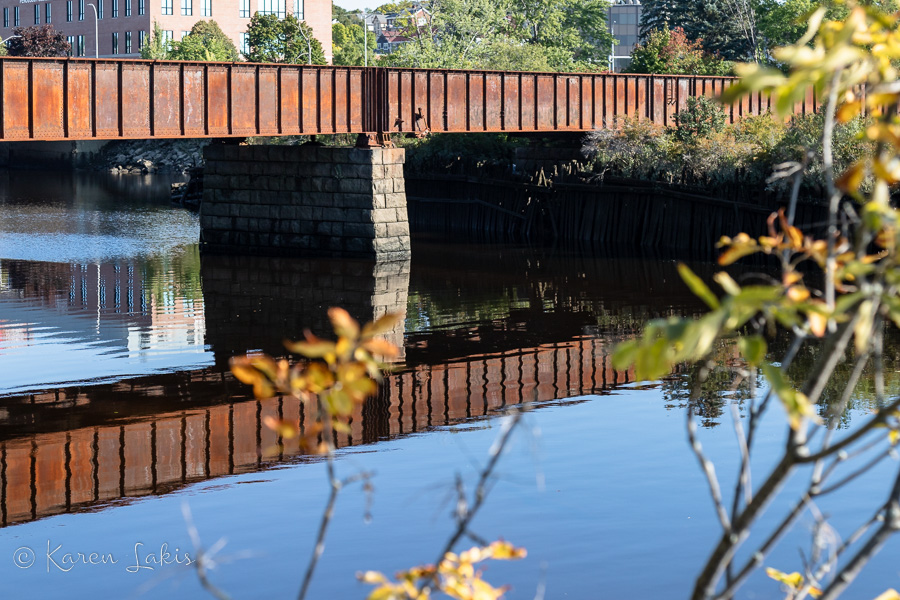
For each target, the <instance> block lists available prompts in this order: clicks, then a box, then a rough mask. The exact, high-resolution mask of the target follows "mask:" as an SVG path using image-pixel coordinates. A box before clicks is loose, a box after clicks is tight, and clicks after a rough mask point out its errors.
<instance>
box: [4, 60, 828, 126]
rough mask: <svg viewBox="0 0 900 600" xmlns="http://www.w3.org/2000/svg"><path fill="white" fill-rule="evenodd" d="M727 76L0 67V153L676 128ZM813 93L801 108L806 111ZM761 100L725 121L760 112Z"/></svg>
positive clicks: (8, 63)
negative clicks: (136, 144)
mask: <svg viewBox="0 0 900 600" xmlns="http://www.w3.org/2000/svg"><path fill="white" fill-rule="evenodd" d="M732 81H734V80H733V79H731V78H727V77H694V76H680V75H633V74H594V73H524V72H501V71H450V70H431V69H394V68H381V67H369V68H364V67H341V66H307V65H282V64H264V63H213V62H183V61H144V60H124V59H123V60H114V59H47V58H12V57H5V58H2V59H0V98H2V102H0V141H16V140H89V139H144V138H198V137H248V136H283V135H302V134H330V133H384V132H401V133H416V132H419V133H421V132H424V131H432V132H476V131H511V132H552V131H589V130H593V129H600V128H604V127H614V126H615V123H616V120H617V118H619V117H623V116H628V117H635V118H639V119H648V120H652V121H653V122H655V123H658V124H661V125H672V124H673V117H674V115H675V114H676V113H677V112H678V111H679V110H681V109H683V108H684V106H685V102H686V100H687V98H689V97H691V96H710V97H713V96H717V95H718V94H720V93H721V92H722V91H723V90H724V89H725V88H726V87H727V86H728V85H730V84H731V82H732ZM816 107H817V99H816V98H815V95H814V93H813V91H812V90H810V92H809V94H807V98H806V99H805V100H804V101H802V102H800V103H799V104H798V106H797V107H796V110H795V112H797V113H803V114H805V113H808V112H812V111H814V110H815V109H816ZM768 108H769V101H768V99H767V98H766V97H764V96H762V95H761V94H756V95H751V96H748V97H746V98H745V99H744V100H743V101H742V102H741V104H739V105H735V106H732V107H729V108H728V118H729V121H732V122H733V121H735V120H737V119H740V118H741V117H742V116H745V115H756V114H761V113H764V112H765V111H766V110H768Z"/></svg>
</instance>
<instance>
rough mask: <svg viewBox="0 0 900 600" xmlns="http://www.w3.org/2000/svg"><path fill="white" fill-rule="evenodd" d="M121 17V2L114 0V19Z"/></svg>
mask: <svg viewBox="0 0 900 600" xmlns="http://www.w3.org/2000/svg"><path fill="white" fill-rule="evenodd" d="M118 17H119V0H112V18H113V19H117V18H118Z"/></svg>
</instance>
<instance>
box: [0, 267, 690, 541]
mask: <svg viewBox="0 0 900 600" xmlns="http://www.w3.org/2000/svg"><path fill="white" fill-rule="evenodd" d="M426 254H427V253H426ZM434 258H435V260H434V264H430V263H429V260H428V257H427V256H426V257H425V258H424V260H423V262H422V265H421V267H417V268H416V270H415V271H414V273H413V282H414V283H413V285H412V286H410V270H409V263H405V264H402V263H401V264H399V265H398V264H388V265H384V264H382V265H373V264H371V263H368V264H367V263H351V262H348V261H342V262H341V263H334V262H332V261H299V260H294V261H291V260H288V259H260V260H255V259H249V258H233V257H230V258H229V257H213V258H212V259H211V260H209V261H207V260H206V259H205V258H204V262H203V265H202V269H201V271H202V275H203V280H202V281H203V302H204V308H205V316H206V332H207V341H208V343H209V344H210V345H211V346H212V350H213V351H214V353H215V361H214V364H213V365H212V366H208V367H204V368H201V369H195V370H190V371H181V372H172V373H165V374H156V375H148V376H143V377H138V378H134V379H127V380H124V381H120V382H117V383H111V384H103V385H95V386H89V387H88V386H84V387H70V388H64V389H60V390H52V391H47V392H41V393H34V394H28V395H18V396H13V397H6V398H0V523H2V525H3V526H8V525H12V524H16V523H21V522H25V521H30V520H34V519H39V518H42V517H45V516H49V515H53V514H58V513H63V512H75V511H82V510H92V509H96V508H98V507H103V506H108V505H109V504H113V503H123V502H129V501H130V500H131V499H133V498H137V497H141V496H147V495H152V494H163V493H167V492H169V491H172V490H174V489H178V488H179V487H182V486H184V485H186V484H189V483H191V482H195V481H199V480H203V479H209V478H215V477H220V476H225V475H231V474H237V473H245V472H250V471H257V470H262V469H266V468H270V467H273V466H277V465H279V464H280V463H284V462H298V461H308V460H316V458H315V457H309V456H304V455H303V453H302V452H301V451H300V449H299V447H298V445H297V443H296V440H282V439H279V438H278V437H277V436H276V434H275V432H273V431H271V430H269V429H268V428H266V427H265V425H264V424H263V423H264V420H265V418H266V417H267V416H273V417H278V418H282V419H289V420H294V421H299V422H300V424H301V425H303V424H304V423H305V422H306V421H307V420H309V419H311V418H312V416H311V414H309V412H308V409H307V408H304V407H303V406H302V405H301V403H300V402H299V401H298V400H296V399H293V398H273V399H268V400H262V401H257V400H255V399H253V398H252V397H251V396H250V394H249V390H248V389H247V388H246V386H243V385H242V384H240V383H238V382H237V381H236V380H234V379H233V378H232V377H231V375H230V374H229V373H228V371H227V368H226V366H225V365H226V364H227V360H228V358H229V357H230V356H232V355H234V354H236V353H240V352H243V351H246V350H247V349H248V348H249V349H263V350H266V351H269V352H277V350H278V348H279V347H280V341H281V337H282V336H283V335H284V333H285V332H298V331H300V330H301V329H300V326H302V325H304V324H310V323H312V328H313V329H314V330H315V331H317V332H324V331H327V327H326V326H325V324H324V323H323V322H321V317H320V321H319V322H318V323H316V322H315V319H313V316H314V315H324V312H325V309H326V308H327V307H328V306H331V305H342V306H346V307H348V308H349V309H350V310H351V313H354V314H355V316H357V317H358V318H360V319H371V318H372V317H373V316H377V315H378V314H380V313H383V312H385V311H389V310H398V309H399V310H403V309H405V308H406V307H407V306H408V307H409V311H410V313H411V314H409V315H408V318H407V320H406V323H407V326H408V327H410V331H406V332H405V338H406V362H405V364H401V365H398V366H397V368H396V371H395V372H394V373H392V374H390V375H389V376H388V377H387V378H386V380H385V383H384V385H383V387H382V389H381V390H380V392H379V395H378V396H377V397H376V398H374V399H371V400H370V401H369V402H368V403H367V404H366V405H365V406H364V407H363V408H362V409H360V411H359V412H358V414H356V415H355V416H354V418H353V420H352V426H351V430H350V432H349V433H347V434H338V435H337V441H338V445H339V446H341V447H346V446H355V445H359V444H367V443H373V442H376V441H379V440H384V439H389V438H391V437H394V436H399V435H404V434H408V433H411V432H416V431H422V430H427V429H428V428H431V427H441V426H445V425H450V424H453V423H459V422H463V421H466V420H470V419H479V418H483V417H485V416H489V415H492V414H495V413H496V411H498V410H499V409H502V408H503V407H505V406H510V405H517V404H521V403H523V402H532V401H537V402H548V401H553V400H557V399H566V398H572V397H575V396H581V395H587V394H597V393H605V392H607V391H608V390H611V389H613V388H615V387H616V386H617V385H620V384H623V383H627V382H630V381H632V380H633V377H632V374H631V373H628V372H617V371H615V370H613V369H612V368H611V366H610V361H609V352H610V350H611V346H612V343H613V342H614V341H615V340H616V339H621V338H622V337H627V336H630V335H633V334H634V332H635V331H636V325H635V324H636V323H639V322H641V321H643V320H644V318H645V317H649V316H658V315H660V314H665V313H666V312H667V311H668V310H671V307H672V306H675V305H679V304H680V305H681V306H684V305H685V304H690V301H689V300H684V298H685V295H684V294H680V295H671V294H670V292H669V291H668V290H665V289H664V290H662V293H663V294H665V295H666V298H667V300H666V306H665V307H661V308H662V310H659V311H657V310H655V309H649V308H647V305H646V304H645V305H640V302H645V301H646V299H647V290H649V289H651V288H652V287H653V286H652V284H648V281H656V282H666V281H670V282H675V283H674V284H673V285H672V288H673V290H679V291H680V286H679V285H678V284H677V278H675V277H674V265H671V264H666V263H654V264H656V265H657V266H655V267H653V268H652V269H651V271H653V269H661V271H662V272H655V271H654V272H644V273H642V272H641V270H640V269H635V264H634V263H629V262H628V261H621V260H620V261H599V260H597V261H586V262H584V263H583V264H579V265H575V266H576V267H577V268H576V269H575V270H576V271H579V272H580V273H579V275H578V276H577V277H572V276H571V271H572V269H571V268H568V269H567V270H566V269H560V268H559V266H558V265H552V264H551V265H549V266H548V265H542V266H541V265H537V264H536V263H535V264H532V265H531V266H528V265H524V266H523V265H517V267H516V270H519V271H521V270H522V269H525V270H528V269H529V268H530V269H532V270H539V271H540V273H538V274H535V273H532V274H531V276H530V277H529V279H528V281H530V283H529V284H527V285H525V286H522V287H521V288H520V289H518V290H516V289H512V288H511V287H510V285H509V284H508V283H507V282H506V281H504V277H505V275H502V274H501V275H497V276H495V277H493V278H486V277H485V272H482V268H483V269H484V271H488V270H491V269H492V268H493V267H491V266H490V265H486V266H485V265H484V264H483V262H484V261H482V263H471V264H470V263H466V264H460V265H459V266H458V267H447V266H443V265H446V264H447V262H446V257H445V256H443V255H440V254H439V255H438V256H436V257H434ZM438 258H439V259H440V260H438ZM503 260H504V261H506V262H508V261H509V260H510V257H509V256H505V257H503ZM260 261H263V262H260ZM273 261H274V262H273ZM34 264H35V265H37V264H38V263H34ZM612 265H616V266H615V267H613V266H612ZM571 266H572V265H570V267H571ZM613 270H614V271H615V272H613ZM670 271H671V272H670ZM493 272H494V273H502V272H503V271H493ZM509 278H510V281H512V280H516V281H518V282H519V285H520V286H521V281H522V278H521V273H520V272H519V273H517V274H510V275H509ZM610 281H618V282H627V283H626V284H625V286H624V287H622V285H621V284H617V287H609V288H604V287H603V286H605V285H608V282H610ZM329 282H330V283H329ZM563 282H564V283H563ZM663 285H664V286H665V287H667V284H663ZM468 286H471V287H472V288H473V289H474V288H477V289H478V290H481V292H480V293H483V294H484V295H485V297H488V296H493V297H495V304H496V305H497V306H495V307H494V309H491V308H490V306H487V304H485V303H483V302H481V299H479V298H475V299H474V300H473V299H472V298H471V297H470V298H469V300H466V301H465V302H463V304H461V305H457V309H458V311H459V314H460V315H462V317H453V316H452V315H449V314H448V313H449V312H452V311H446V310H445V311H443V312H442V311H441V310H439V307H437V306H436V305H437V304H440V300H441V298H440V294H439V293H438V292H437V291H435V292H434V293H433V294H430V293H429V288H432V289H433V290H438V289H439V290H442V292H443V293H445V294H447V295H449V296H453V295H455V294H458V293H459V291H460V290H462V289H464V288H466V287H468ZM591 286H593V288H594V289H593V291H590V288H591ZM411 288H412V290H413V291H412V292H410V289H411ZM493 288H496V289H493ZM485 289H486V291H485ZM604 289H605V290H608V291H604V292H602V293H601V292H599V291H598V290H604ZM498 290H499V292H498ZM657 292H659V290H656V291H655V292H653V293H657ZM34 293H36V294H37V293H40V290H34ZM675 294H678V292H675ZM477 295H478V294H477V293H476V294H475V296H477ZM500 296H502V298H501V301H499V302H497V301H496V298H497V297H500ZM636 297H640V298H641V300H639V301H637V302H636V301H635V298H636ZM466 302H469V303H470V305H466ZM429 303H431V304H432V306H430V307H428V306H425V305H426V304H429ZM471 303H474V304H477V305H478V306H473V305H472V304H471ZM492 310H493V311H494V312H491V311H492ZM476 314H477V315H478V316H477V317H472V315H476ZM611 315H620V317H616V318H613V317H611ZM426 317H427V319H425V318H426ZM463 318H471V319H472V320H470V321H464V320H461V319H463ZM423 319H425V320H428V321H429V326H428V327H423V325H422V322H423ZM551 331H552V333H548V332H551ZM393 335H394V337H395V339H397V340H398V341H399V340H400V339H402V338H403V337H404V332H403V331H395V332H394V334H393ZM552 336H555V337H552ZM553 339H556V340H561V341H558V342H557V341H547V340H553Z"/></svg>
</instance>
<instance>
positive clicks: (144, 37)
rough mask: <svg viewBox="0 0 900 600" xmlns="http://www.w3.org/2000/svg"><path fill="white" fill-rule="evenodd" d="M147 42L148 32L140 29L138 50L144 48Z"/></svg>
mask: <svg viewBox="0 0 900 600" xmlns="http://www.w3.org/2000/svg"><path fill="white" fill-rule="evenodd" d="M146 43H147V32H146V31H138V50H143V49H144V44H146Z"/></svg>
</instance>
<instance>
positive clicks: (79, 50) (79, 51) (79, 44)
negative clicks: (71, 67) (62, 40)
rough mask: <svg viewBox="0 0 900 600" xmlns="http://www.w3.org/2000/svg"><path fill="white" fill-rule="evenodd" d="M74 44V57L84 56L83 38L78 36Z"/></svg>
mask: <svg viewBox="0 0 900 600" xmlns="http://www.w3.org/2000/svg"><path fill="white" fill-rule="evenodd" d="M75 44H76V46H75V56H84V36H83V35H79V36H78V38H76V42H75Z"/></svg>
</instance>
